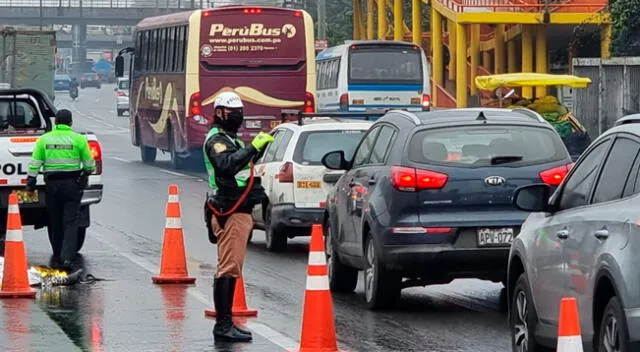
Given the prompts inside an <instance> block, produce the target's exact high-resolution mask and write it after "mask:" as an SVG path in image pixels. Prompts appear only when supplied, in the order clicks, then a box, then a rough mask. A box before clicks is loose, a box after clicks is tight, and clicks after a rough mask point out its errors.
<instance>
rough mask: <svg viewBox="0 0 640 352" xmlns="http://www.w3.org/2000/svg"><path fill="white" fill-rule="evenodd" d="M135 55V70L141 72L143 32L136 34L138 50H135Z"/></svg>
mask: <svg viewBox="0 0 640 352" xmlns="http://www.w3.org/2000/svg"><path fill="white" fill-rule="evenodd" d="M135 53H136V55H135V56H134V58H135V59H134V60H135V61H134V63H133V67H134V68H135V70H136V71H140V70H141V68H142V67H141V64H142V57H141V56H140V54H142V32H138V33H136V48H135Z"/></svg>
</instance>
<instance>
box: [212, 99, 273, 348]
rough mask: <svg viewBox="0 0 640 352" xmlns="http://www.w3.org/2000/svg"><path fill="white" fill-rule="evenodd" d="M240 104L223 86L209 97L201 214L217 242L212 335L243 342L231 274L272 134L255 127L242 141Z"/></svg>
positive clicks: (236, 273)
mask: <svg viewBox="0 0 640 352" xmlns="http://www.w3.org/2000/svg"><path fill="white" fill-rule="evenodd" d="M243 107H244V106H243V104H242V100H241V99H240V97H239V96H238V95H237V94H235V93H233V92H223V93H221V94H219V95H218V96H217V97H216V100H215V102H214V106H213V109H214V123H215V125H214V127H213V128H212V129H211V130H210V131H209V133H208V135H207V136H206V138H205V142H204V146H203V152H204V163H205V166H206V168H207V173H208V175H209V186H210V188H211V190H212V193H209V194H208V195H207V201H206V203H205V218H206V219H205V220H206V221H208V224H207V227H208V229H209V239H210V241H211V242H213V243H217V246H218V264H217V268H216V275H215V278H214V284H213V302H214V306H215V310H216V313H217V317H216V324H215V327H214V329H213V335H214V338H215V340H216V341H228V342H249V341H251V340H252V335H251V332H249V331H247V330H245V329H242V328H240V327H237V326H235V325H234V324H233V321H232V319H231V308H232V305H233V296H234V291H235V287H236V280H237V278H238V277H240V276H241V275H242V267H243V264H244V259H245V253H246V250H247V242H248V239H249V235H250V234H251V231H253V219H252V217H251V211H252V209H253V207H254V206H255V205H256V204H259V203H262V201H263V199H265V197H266V195H265V193H264V188H262V186H261V185H260V179H259V177H255V178H254V177H253V170H252V167H253V162H255V161H257V160H258V159H259V158H260V156H261V154H262V153H263V152H264V150H265V148H266V146H267V145H268V144H269V143H272V142H273V141H274V138H273V137H272V136H271V135H269V134H267V133H264V132H260V133H259V134H258V135H257V136H256V137H255V138H254V139H253V140H252V141H251V144H250V145H248V146H245V145H244V143H243V142H242V141H241V140H240V139H238V138H237V132H238V129H239V128H240V126H241V125H242V122H243V120H244V115H243Z"/></svg>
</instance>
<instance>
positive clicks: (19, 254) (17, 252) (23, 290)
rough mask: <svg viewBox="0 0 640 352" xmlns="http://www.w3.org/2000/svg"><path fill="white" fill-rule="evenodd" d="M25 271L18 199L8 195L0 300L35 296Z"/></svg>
mask: <svg viewBox="0 0 640 352" xmlns="http://www.w3.org/2000/svg"><path fill="white" fill-rule="evenodd" d="M27 270H28V267H27V251H26V249H25V246H24V241H23V236H22V219H21V217H20V208H19V206H18V197H17V196H16V195H15V194H10V195H9V207H8V209H7V234H6V237H5V246H4V270H3V273H2V287H0V298H34V297H35V296H36V291H34V290H32V289H31V286H30V285H29V275H28V274H27Z"/></svg>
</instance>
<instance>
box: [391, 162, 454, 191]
mask: <svg viewBox="0 0 640 352" xmlns="http://www.w3.org/2000/svg"><path fill="white" fill-rule="evenodd" d="M448 179H449V176H448V175H447V174H443V173H440V172H435V171H430V170H421V169H414V168H412V167H404V166H392V167H391V184H392V185H393V187H395V188H396V189H397V190H399V191H404V192H416V191H421V190H425V189H440V188H442V187H444V185H445V184H446V183H447V180H448Z"/></svg>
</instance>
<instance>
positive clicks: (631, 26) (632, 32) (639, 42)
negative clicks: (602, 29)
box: [609, 0, 640, 56]
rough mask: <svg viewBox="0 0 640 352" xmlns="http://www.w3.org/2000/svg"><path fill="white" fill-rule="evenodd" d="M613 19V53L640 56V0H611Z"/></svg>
mask: <svg viewBox="0 0 640 352" xmlns="http://www.w3.org/2000/svg"><path fill="white" fill-rule="evenodd" d="M609 7H610V11H611V18H612V21H613V31H612V32H613V33H612V38H611V53H612V54H613V55H614V56H640V0H610V2H609Z"/></svg>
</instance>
